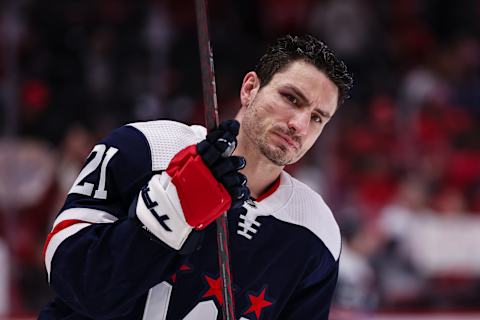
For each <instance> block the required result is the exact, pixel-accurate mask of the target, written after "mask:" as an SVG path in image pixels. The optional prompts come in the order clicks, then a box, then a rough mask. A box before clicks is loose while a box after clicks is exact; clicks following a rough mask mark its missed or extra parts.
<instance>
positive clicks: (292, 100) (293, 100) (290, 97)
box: [284, 93, 298, 105]
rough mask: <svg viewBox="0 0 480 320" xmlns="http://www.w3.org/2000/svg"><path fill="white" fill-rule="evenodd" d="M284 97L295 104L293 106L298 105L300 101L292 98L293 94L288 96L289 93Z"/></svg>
mask: <svg viewBox="0 0 480 320" xmlns="http://www.w3.org/2000/svg"><path fill="white" fill-rule="evenodd" d="M284 96H285V98H287V100H288V101H290V102H291V103H293V104H295V105H296V104H297V103H298V100H297V98H296V97H295V96H292V95H291V94H288V93H286V94H284Z"/></svg>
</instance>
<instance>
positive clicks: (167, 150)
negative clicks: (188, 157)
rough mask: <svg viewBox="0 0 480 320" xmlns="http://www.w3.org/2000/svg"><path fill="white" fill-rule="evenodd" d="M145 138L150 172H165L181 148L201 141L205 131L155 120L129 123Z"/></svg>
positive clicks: (172, 122)
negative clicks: (149, 154)
mask: <svg viewBox="0 0 480 320" xmlns="http://www.w3.org/2000/svg"><path fill="white" fill-rule="evenodd" d="M128 126H131V127H134V128H136V129H137V130H139V131H140V132H141V133H142V134H143V135H144V136H145V138H146V140H147V142H148V144H149V146H150V151H151V155H152V171H160V170H165V169H166V168H167V167H168V164H169V163H170V160H171V159H172V158H173V157H174V156H175V154H177V153H178V152H179V151H180V150H182V149H183V148H185V147H187V146H189V145H192V144H196V143H198V142H200V141H201V140H203V139H204V138H205V136H206V134H207V130H206V129H205V128H204V127H202V126H198V125H192V126H188V125H186V124H183V123H180V122H176V121H170V120H157V121H147V122H135V123H130V124H128Z"/></svg>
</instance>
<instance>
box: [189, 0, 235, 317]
mask: <svg viewBox="0 0 480 320" xmlns="http://www.w3.org/2000/svg"><path fill="white" fill-rule="evenodd" d="M195 12H196V14H197V31H198V47H199V51H200V66H201V71H202V89H203V100H204V104H205V123H206V127H207V130H209V131H210V130H212V129H213V128H216V127H217V126H218V124H219V120H218V106H217V88H216V83H215V72H214V68H213V52H212V47H211V45H210V35H209V32H208V19H207V4H206V0H195ZM216 225H217V243H218V259H219V267H220V277H221V279H222V297H223V303H222V313H223V319H224V320H235V312H234V301H233V292H232V277H231V272H230V252H229V247H228V220H227V214H226V213H224V214H222V215H221V216H220V217H219V218H218V219H217V220H216Z"/></svg>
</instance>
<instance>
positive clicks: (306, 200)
mask: <svg viewBox="0 0 480 320" xmlns="http://www.w3.org/2000/svg"><path fill="white" fill-rule="evenodd" d="M282 179H284V180H287V179H289V180H290V183H291V188H292V189H291V192H289V193H288V194H289V197H288V198H289V199H288V202H287V203H286V205H285V206H283V207H282V208H281V209H280V210H278V211H277V212H275V213H274V214H273V216H274V217H276V218H277V219H279V220H282V221H284V222H288V223H292V224H295V225H298V226H302V227H304V228H307V229H308V230H310V231H311V232H313V233H314V234H315V235H316V236H317V237H318V238H320V240H322V242H323V243H324V244H325V246H326V247H327V248H328V250H329V251H330V253H331V254H332V256H333V258H334V259H335V261H337V260H338V258H339V256H340V250H341V235H340V228H339V227H338V224H337V222H336V221H335V218H334V216H333V214H332V211H331V210H330V208H329V207H328V205H327V204H326V203H325V201H324V200H323V198H322V196H320V195H319V194H318V193H316V192H315V191H313V190H312V189H311V188H310V187H309V186H307V185H306V184H304V183H303V182H300V181H299V180H297V179H295V178H293V177H292V176H290V175H289V174H288V173H286V172H283V173H282ZM282 184H283V183H282ZM285 184H288V183H285Z"/></svg>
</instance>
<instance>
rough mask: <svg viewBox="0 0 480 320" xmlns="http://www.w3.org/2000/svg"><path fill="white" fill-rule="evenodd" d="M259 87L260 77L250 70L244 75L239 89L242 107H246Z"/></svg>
mask: <svg viewBox="0 0 480 320" xmlns="http://www.w3.org/2000/svg"><path fill="white" fill-rule="evenodd" d="M259 89H260V79H259V78H258V76H257V74H256V73H255V72H254V71H250V72H249V73H247V74H246V75H245V77H244V78H243V82H242V88H241V89H240V102H241V103H242V107H248V106H249V105H250V103H251V102H252V101H253V99H254V98H255V96H256V95H257V92H258V90H259Z"/></svg>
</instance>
